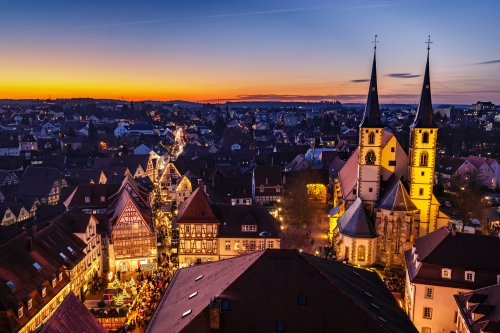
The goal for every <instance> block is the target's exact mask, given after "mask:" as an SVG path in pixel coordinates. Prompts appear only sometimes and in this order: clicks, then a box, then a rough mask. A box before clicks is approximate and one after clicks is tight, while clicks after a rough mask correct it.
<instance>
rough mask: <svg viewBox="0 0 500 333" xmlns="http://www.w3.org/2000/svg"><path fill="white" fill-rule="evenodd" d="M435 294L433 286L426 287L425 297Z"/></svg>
mask: <svg viewBox="0 0 500 333" xmlns="http://www.w3.org/2000/svg"><path fill="white" fill-rule="evenodd" d="M433 294H434V289H433V288H425V298H432V296H433Z"/></svg>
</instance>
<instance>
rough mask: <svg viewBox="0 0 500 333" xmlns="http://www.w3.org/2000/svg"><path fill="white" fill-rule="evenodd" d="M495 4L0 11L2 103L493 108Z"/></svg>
mask: <svg viewBox="0 0 500 333" xmlns="http://www.w3.org/2000/svg"><path fill="white" fill-rule="evenodd" d="M499 13H500V1H498V0H481V1H470V0H455V1H451V0H427V1H419V0H416V1H404V0H402V1H377V0H352V1H351V0H343V1H334V0H329V1H326V0H307V1H305V0H303V1H299V0H252V1H243V0H231V1H229V0H209V1H207V0H196V1H195V0H182V1H170V0H165V1H147V0H141V1H137V0H134V1H132V0H121V1H114V0H100V1H93V0H86V1H71V0H66V1H65V0H43V1H40V0H34V1H26V0H0V99H1V98H15V99H18V98H48V97H49V95H50V96H51V97H52V98H63V97H95V98H112V99H120V98H121V97H122V95H123V98H124V99H126V100H143V99H155V100H174V99H183V100H189V101H216V100H217V99H218V98H220V100H221V102H224V101H226V100H232V101H235V100H288V101H291V100H310V101H314V100H332V99H337V100H339V101H341V102H343V103H347V102H362V103H364V102H366V94H367V92H368V82H367V79H368V78H369V76H370V67H371V63H372V57H373V43H372V41H373V39H374V35H375V34H377V35H378V40H379V41H380V43H379V44H377V65H378V66H377V70H378V85H379V94H380V96H381V98H380V99H381V102H382V103H392V102H394V103H415V102H416V101H417V99H418V95H419V92H420V88H421V85H422V77H421V75H422V74H423V72H424V69H425V59H426V53H427V50H426V47H427V45H426V44H425V42H426V41H427V36H428V35H431V41H432V42H433V44H431V51H430V52H431V85H432V92H433V102H434V103H454V104H462V103H463V104H470V103H474V102H476V101H478V100H483V101H492V102H493V103H496V104H500V35H499V32H500V20H498V14H499Z"/></svg>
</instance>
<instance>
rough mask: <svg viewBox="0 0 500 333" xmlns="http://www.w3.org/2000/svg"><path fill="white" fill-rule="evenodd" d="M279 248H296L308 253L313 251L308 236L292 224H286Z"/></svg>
mask: <svg viewBox="0 0 500 333" xmlns="http://www.w3.org/2000/svg"><path fill="white" fill-rule="evenodd" d="M281 248H282V249H289V250H290V249H297V250H302V251H304V252H308V253H312V251H313V246H312V244H311V243H310V241H309V236H307V234H306V233H305V231H304V230H302V229H300V228H297V227H294V226H288V227H287V228H285V229H284V230H283V234H282V240H281Z"/></svg>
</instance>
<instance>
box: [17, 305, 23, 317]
mask: <svg viewBox="0 0 500 333" xmlns="http://www.w3.org/2000/svg"><path fill="white" fill-rule="evenodd" d="M22 316H23V307H22V305H20V306H18V308H17V317H18V318H21V317H22Z"/></svg>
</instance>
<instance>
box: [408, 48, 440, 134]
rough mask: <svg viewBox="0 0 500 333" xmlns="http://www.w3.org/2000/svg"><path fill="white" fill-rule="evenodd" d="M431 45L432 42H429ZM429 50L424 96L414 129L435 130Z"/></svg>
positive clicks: (421, 99)
mask: <svg viewBox="0 0 500 333" xmlns="http://www.w3.org/2000/svg"><path fill="white" fill-rule="evenodd" d="M429 43H430V42H429ZM429 50H430V48H429V47H428V48H427V63H426V65H425V75H424V83H423V85H422V94H421V95H420V104H419V105H418V110H417V114H416V116H415V120H414V121H413V124H412V125H411V127H413V128H434V127H437V126H436V124H435V123H434V113H433V112H432V100H431V77H430V75H429Z"/></svg>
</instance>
